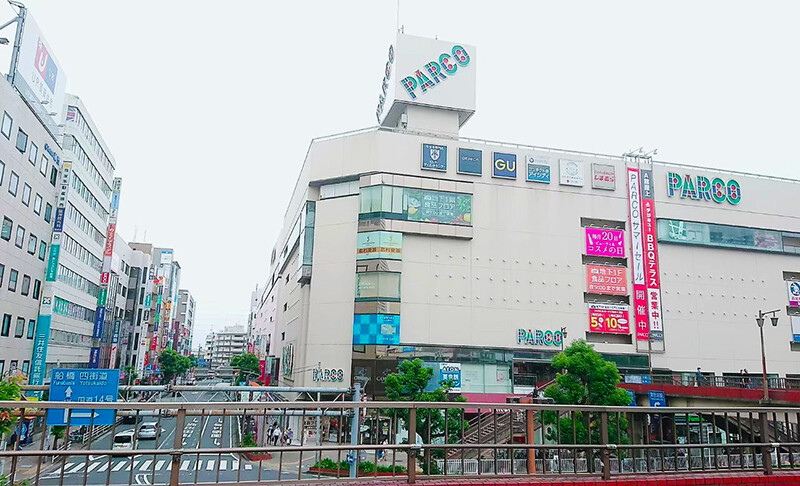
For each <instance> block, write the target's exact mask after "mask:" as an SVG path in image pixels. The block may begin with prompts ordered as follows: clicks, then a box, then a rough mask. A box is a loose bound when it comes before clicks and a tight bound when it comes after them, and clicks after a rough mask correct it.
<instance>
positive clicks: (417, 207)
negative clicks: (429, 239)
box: [404, 188, 472, 226]
mask: <svg viewBox="0 0 800 486" xmlns="http://www.w3.org/2000/svg"><path fill="white" fill-rule="evenodd" d="M404 192H405V194H406V195H407V196H408V197H407V199H408V210H407V211H408V220H409V221H425V222H431V223H444V224H457V225H464V226H470V225H471V224H472V195H471V194H457V193H455V192H441V191H428V190H425V189H410V188H406V189H405V190H404Z"/></svg>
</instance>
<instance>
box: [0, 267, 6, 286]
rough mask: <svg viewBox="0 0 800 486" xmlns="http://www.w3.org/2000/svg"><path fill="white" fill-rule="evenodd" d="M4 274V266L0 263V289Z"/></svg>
mask: <svg viewBox="0 0 800 486" xmlns="http://www.w3.org/2000/svg"><path fill="white" fill-rule="evenodd" d="M5 274H6V266H5V265H3V264H2V263H0V287H2V286H3V276H5Z"/></svg>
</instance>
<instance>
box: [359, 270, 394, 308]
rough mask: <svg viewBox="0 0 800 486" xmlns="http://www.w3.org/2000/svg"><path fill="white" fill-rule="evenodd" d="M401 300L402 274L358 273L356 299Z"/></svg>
mask: <svg viewBox="0 0 800 486" xmlns="http://www.w3.org/2000/svg"><path fill="white" fill-rule="evenodd" d="M375 300H387V301H395V302H397V301H399V300H400V274H399V273H390V272H366V273H357V274H356V301H375Z"/></svg>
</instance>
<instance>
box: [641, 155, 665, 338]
mask: <svg viewBox="0 0 800 486" xmlns="http://www.w3.org/2000/svg"><path fill="white" fill-rule="evenodd" d="M640 173H641V176H642V177H641V190H642V237H643V242H644V272H645V285H646V287H647V311H648V314H647V320H648V322H649V324H650V337H651V338H652V339H653V340H654V341H663V340H664V327H663V323H662V319H663V317H662V312H661V277H660V274H659V270H658V242H657V237H656V201H655V198H654V194H653V171H652V170H644V169H642V170H640Z"/></svg>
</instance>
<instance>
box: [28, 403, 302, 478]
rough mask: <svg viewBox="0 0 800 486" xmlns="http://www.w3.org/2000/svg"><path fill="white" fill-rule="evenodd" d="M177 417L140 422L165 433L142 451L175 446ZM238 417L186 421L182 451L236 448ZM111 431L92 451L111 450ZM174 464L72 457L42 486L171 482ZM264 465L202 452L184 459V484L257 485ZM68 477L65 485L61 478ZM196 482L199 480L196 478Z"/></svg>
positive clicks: (143, 443)
mask: <svg viewBox="0 0 800 486" xmlns="http://www.w3.org/2000/svg"><path fill="white" fill-rule="evenodd" d="M224 400H225V395H224V394H223V393H222V392H207V391H205V392H187V393H185V394H184V396H183V397H182V398H181V397H178V398H165V399H162V401H190V402H204V401H224ZM176 420H177V419H176V418H174V417H169V418H160V417H159V418H156V417H152V418H151V417H147V418H145V419H143V420H141V421H140V424H141V423H145V422H153V421H156V423H158V424H160V428H161V433H160V434H159V437H157V438H156V439H155V440H152V439H151V440H144V439H138V440H137V443H136V448H137V449H165V450H169V449H171V448H172V447H173V445H174V440H175V431H176ZM134 427H135V426H134V425H133V424H130V425H126V424H122V425H118V426H117V429H116V433H117V434H118V433H119V432H123V431H125V430H132V429H134ZM236 427H237V419H236V417H224V418H223V417H203V418H201V417H186V426H185V428H184V433H183V439H182V443H183V447H184V448H187V449H192V448H215V447H236V446H237V439H236ZM111 442H112V436H111V433H108V434H105V435H104V436H102V437H100V438H98V439H97V440H95V441H94V442H93V443H92V447H91V448H92V449H94V450H102V449H110V448H111ZM171 469H172V462H171V458H170V456H169V454H167V453H165V454H158V455H155V456H153V455H146V456H145V455H137V456H133V458H131V457H125V458H123V457H115V458H109V457H108V456H89V457H88V459H87V458H86V456H81V457H77V456H76V457H73V458H69V459H67V460H66V461H64V467H63V469H62V468H59V469H56V470H55V471H49V472H48V473H46V474H42V476H41V477H40V478H39V484H41V485H45V486H52V485H59V484H84V483H85V484H92V485H95V484H129V483H130V484H137V485H142V484H148V485H150V484H152V485H156V484H157V485H162V484H169V480H170V475H171ZM258 469H259V463H258V462H251V461H248V460H246V459H245V458H243V457H241V458H240V456H239V455H238V454H237V455H234V454H200V455H199V457H198V455H190V456H183V457H182V459H181V463H180V481H181V482H187V483H193V482H202V483H218V482H237V481H255V480H257V479H258V477H259V476H258V474H259V471H258ZM282 472H283V474H282V476H284V479H297V466H296V465H295V466H294V468H292V467H291V466H288V465H284V468H283V470H282ZM62 474H63V482H62V481H61V476H62ZM277 477H278V471H277V470H276V469H275V468H274V466H270V465H268V464H267V463H266V462H265V463H264V464H263V468H262V471H261V478H262V479H263V480H275V479H277ZM195 478H196V479H195Z"/></svg>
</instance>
